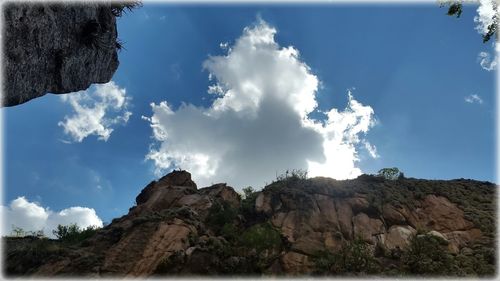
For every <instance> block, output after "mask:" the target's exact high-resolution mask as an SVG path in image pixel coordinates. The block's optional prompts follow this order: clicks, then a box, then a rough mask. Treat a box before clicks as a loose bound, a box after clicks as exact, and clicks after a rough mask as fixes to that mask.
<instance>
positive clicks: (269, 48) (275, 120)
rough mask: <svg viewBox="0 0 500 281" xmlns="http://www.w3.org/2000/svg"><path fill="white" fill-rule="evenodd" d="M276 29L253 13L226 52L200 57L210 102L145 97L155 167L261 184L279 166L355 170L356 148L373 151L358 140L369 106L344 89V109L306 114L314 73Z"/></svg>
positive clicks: (201, 178) (205, 179)
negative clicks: (203, 104)
mask: <svg viewBox="0 0 500 281" xmlns="http://www.w3.org/2000/svg"><path fill="white" fill-rule="evenodd" d="M276 32H277V31H276V29H275V28H273V27H271V26H269V25H268V24H267V23H266V22H264V21H262V20H260V21H259V22H258V23H256V24H255V25H254V26H250V27H246V28H245V29H244V30H243V34H242V35H241V37H239V38H238V39H237V40H236V41H235V43H234V45H233V46H228V45H227V44H224V45H223V46H222V48H223V49H224V50H226V51H227V54H226V55H221V56H211V57H209V58H208V59H207V60H206V61H205V62H204V63H203V67H204V69H206V70H207V71H208V72H209V79H210V80H211V81H213V82H214V83H213V84H212V85H211V86H210V87H209V89H208V95H211V96H212V97H213V102H212V103H211V105H210V106H209V107H196V106H194V105H191V104H184V105H182V106H180V107H179V108H177V109H173V108H172V107H171V106H170V105H169V104H168V102H166V101H163V102H161V103H159V104H155V103H153V104H151V106H152V110H153V115H152V116H151V117H144V119H146V120H148V121H149V122H150V125H151V127H152V129H153V138H154V140H155V142H154V143H153V144H152V145H151V148H150V151H149V153H148V155H147V156H146V158H147V159H150V160H152V161H154V164H155V166H156V169H157V171H158V172H164V171H165V170H168V169H172V168H181V169H186V170H188V171H190V172H191V173H192V174H193V176H194V179H195V180H196V181H197V182H198V183H199V184H200V185H202V186H203V185H209V184H211V183H216V182H226V181H227V182H228V184H231V185H233V186H235V187H236V188H243V187H245V186H248V185H251V186H254V187H261V186H262V185H263V184H264V183H265V182H270V181H272V180H273V179H274V178H275V176H276V174H277V173H278V174H279V173H281V172H283V171H285V170H286V169H304V170H309V174H310V175H312V176H330V177H334V178H338V179H344V178H352V177H356V176H357V175H359V174H360V173H361V171H360V169H359V168H357V166H356V163H357V162H358V147H359V146H361V145H362V146H363V147H370V148H371V149H372V151H376V150H375V149H376V148H375V147H374V146H373V145H371V144H370V143H369V142H368V141H367V140H366V139H364V135H365V134H366V133H367V132H368V130H369V129H370V128H371V127H372V126H373V125H374V116H373V115H374V112H373V109H372V108H371V107H369V106H365V105H363V104H361V103H360V102H358V101H357V100H355V99H354V97H353V95H352V94H351V93H350V92H348V100H349V101H348V104H347V106H346V108H345V109H344V110H338V109H335V108H332V109H331V110H329V111H327V112H322V113H320V114H323V115H324V118H323V119H321V120H317V119H313V118H311V117H310V114H311V113H313V112H315V111H316V110H317V107H318V103H317V100H316V94H317V91H318V86H319V84H320V82H319V80H318V77H317V76H316V75H314V74H313V73H312V71H311V69H310V67H309V66H308V65H307V64H306V63H305V62H303V61H302V60H301V58H300V55H299V51H298V50H297V49H295V48H294V47H292V46H289V47H280V46H279V44H278V43H277V42H276V41H275V38H274V36H275V34H276ZM370 155H376V154H375V153H370Z"/></svg>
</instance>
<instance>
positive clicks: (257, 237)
mask: <svg viewBox="0 0 500 281" xmlns="http://www.w3.org/2000/svg"><path fill="white" fill-rule="evenodd" d="M240 245H242V246H243V247H245V248H248V249H255V250H256V251H257V253H260V252H262V251H264V250H278V249H280V248H281V247H282V241H281V235H280V232H279V231H278V230H276V229H275V228H274V227H273V226H272V225H271V224H270V223H262V224H256V225H254V226H252V227H250V228H248V229H247V230H245V231H244V232H243V233H242V234H241V236H240Z"/></svg>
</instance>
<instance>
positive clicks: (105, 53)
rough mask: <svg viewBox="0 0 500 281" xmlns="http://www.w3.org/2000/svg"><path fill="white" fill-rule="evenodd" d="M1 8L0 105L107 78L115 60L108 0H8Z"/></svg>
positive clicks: (79, 87) (113, 25)
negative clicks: (80, 1)
mask: <svg viewBox="0 0 500 281" xmlns="http://www.w3.org/2000/svg"><path fill="white" fill-rule="evenodd" d="M2 10H3V16H4V33H3V40H2V41H3V42H4V46H3V54H2V59H3V62H4V63H3V65H4V69H3V73H4V75H5V80H4V81H5V83H4V85H3V93H4V95H3V97H2V102H3V105H4V106H13V105H17V104H21V103H24V102H27V101H29V100H31V99H33V98H36V97H40V96H43V95H45V94H46V93H54V94H63V93H70V92H76V91H80V90H85V89H87V88H88V87H89V86H90V85H91V84H92V83H106V82H109V81H110V80H111V78H112V76H113V74H114V73H115V71H116V69H117V67H118V64H119V63H118V55H117V50H116V40H117V30H116V19H115V16H114V15H113V14H112V13H111V12H110V11H111V10H110V6H109V4H105V3H96V2H94V3H92V2H87V3H85V5H78V4H74V3H73V4H72V3H64V2H60V3H47V2H38V3H36V4H35V3H28V2H10V3H8V4H6V5H4V6H3V9H2Z"/></svg>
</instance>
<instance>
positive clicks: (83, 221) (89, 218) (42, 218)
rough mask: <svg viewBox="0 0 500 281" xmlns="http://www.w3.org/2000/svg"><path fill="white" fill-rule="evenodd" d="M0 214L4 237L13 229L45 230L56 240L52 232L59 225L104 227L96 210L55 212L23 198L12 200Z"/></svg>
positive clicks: (82, 209)
mask: <svg viewBox="0 0 500 281" xmlns="http://www.w3.org/2000/svg"><path fill="white" fill-rule="evenodd" d="M0 214H1V215H2V218H3V226H2V235H9V234H11V231H12V228H13V227H20V228H22V229H23V230H24V231H39V230H43V231H44V233H45V235H47V236H49V237H52V238H54V235H53V234H52V230H54V229H56V228H57V225H59V224H61V225H69V224H73V223H76V224H77V225H78V226H79V227H81V228H86V227H88V226H96V227H102V226H103V223H102V220H101V219H100V218H99V217H98V216H97V214H96V212H95V210H94V209H91V208H86V207H79V206H77V207H70V208H67V209H64V210H61V211H59V212H54V211H52V210H50V209H49V208H45V207H43V206H41V205H40V204H39V203H36V202H30V201H28V200H27V199H26V198H25V197H23V196H21V197H18V198H16V199H14V200H12V202H11V203H10V205H9V206H0Z"/></svg>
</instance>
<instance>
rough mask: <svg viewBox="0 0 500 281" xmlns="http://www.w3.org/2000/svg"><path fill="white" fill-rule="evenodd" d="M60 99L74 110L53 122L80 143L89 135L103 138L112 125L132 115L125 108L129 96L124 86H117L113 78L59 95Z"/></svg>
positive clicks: (106, 137)
mask: <svg viewBox="0 0 500 281" xmlns="http://www.w3.org/2000/svg"><path fill="white" fill-rule="evenodd" d="M61 100H62V101H63V102H64V103H69V104H70V105H71V107H72V108H73V111H74V113H73V115H71V116H65V117H64V121H59V123H58V124H57V125H58V126H61V127H63V128H64V133H65V134H67V135H69V136H70V138H71V139H72V140H73V141H75V142H82V141H83V140H84V139H85V138H86V137H88V136H90V135H96V136H98V139H99V140H103V141H107V140H108V138H109V137H110V136H111V133H112V132H113V128H112V127H113V126H114V125H117V124H126V123H127V122H128V120H129V118H130V116H131V115H132V113H131V112H130V111H128V110H127V107H128V104H129V101H130V97H128V96H127V95H126V90H125V89H124V88H119V87H118V85H116V84H115V83H114V82H113V81H111V82H109V83H106V84H99V85H95V86H93V88H91V89H90V90H86V91H80V92H77V93H72V94H67V95H63V96H61ZM61 141H62V142H63V143H68V141H64V140H61Z"/></svg>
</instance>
